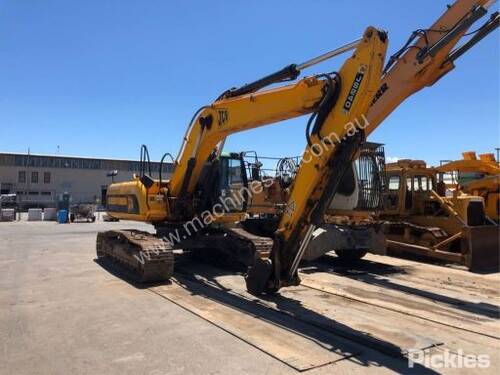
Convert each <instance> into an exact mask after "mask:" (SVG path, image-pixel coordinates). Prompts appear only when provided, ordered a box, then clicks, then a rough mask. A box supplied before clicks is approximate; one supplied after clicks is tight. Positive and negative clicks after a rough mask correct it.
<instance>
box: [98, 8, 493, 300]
mask: <svg viewBox="0 0 500 375" xmlns="http://www.w3.org/2000/svg"><path fill="white" fill-rule="evenodd" d="M489 5H491V1H486V0H458V1H456V2H455V3H454V4H453V5H451V6H450V7H448V9H447V10H446V11H445V13H444V14H443V15H442V16H441V17H440V18H439V19H438V20H437V21H436V22H435V23H434V24H433V25H432V26H431V27H430V28H429V29H419V30H416V31H415V32H414V33H413V34H412V35H411V37H410V38H409V40H408V42H407V43H406V44H405V45H404V46H403V48H401V49H400V50H399V51H398V52H397V53H396V54H394V55H393V56H391V58H390V59H389V60H388V62H387V64H386V65H385V67H384V63H385V54H386V50H387V44H388V38H387V34H386V33H385V32H384V31H381V30H378V29H376V28H374V27H368V28H367V29H366V30H365V32H364V33H363V36H362V37H361V38H360V39H358V40H356V41H354V42H352V43H349V44H346V45H344V46H342V47H340V48H337V49H335V50H333V51H330V52H328V53H326V54H324V55H321V56H319V57H316V58H314V59H312V60H309V61H307V62H305V63H303V64H298V65H296V64H292V65H289V66H287V67H285V68H284V69H282V70H280V71H278V72H276V73H274V74H271V75H269V76H266V77H264V78H261V79H259V80H257V81H255V82H253V83H250V84H246V85H244V86H242V87H240V88H233V89H230V90H227V91H225V92H224V93H222V94H221V95H220V96H219V97H218V98H217V99H216V100H215V101H214V102H213V103H212V104H210V105H207V106H204V107H202V108H200V109H199V110H198V111H197V112H196V113H195V115H194V116H193V119H192V121H191V123H190V126H189V127H188V130H187V132H186V135H185V137H184V141H183V144H182V147H181V150H180V153H179V155H178V157H177V159H176V161H175V169H174V172H173V174H172V176H171V179H170V180H168V181H164V180H162V179H161V177H160V178H159V179H158V180H154V179H153V178H152V177H151V176H150V175H148V173H145V172H144V173H141V175H140V176H137V178H136V179H134V180H133V181H130V182H124V183H118V184H112V185H111V186H110V187H109V189H108V198H107V206H108V211H109V212H110V214H111V215H112V216H114V217H117V218H120V219H129V220H137V221H145V222H149V223H152V224H153V225H154V226H155V228H156V234H155V235H152V234H148V233H144V232H138V231H133V230H122V231H108V232H101V233H99V234H98V237H97V256H98V257H109V258H111V259H112V260H114V261H117V262H120V263H122V264H123V265H125V266H126V268H128V269H129V270H131V271H134V273H135V274H136V275H137V276H138V278H139V280H142V281H152V280H165V279H168V278H169V277H170V276H171V274H172V272H173V254H172V251H173V249H174V248H181V249H192V248H216V249H219V250H221V251H224V253H226V254H229V255H231V254H240V255H241V254H243V255H245V254H249V256H251V258H252V265H251V266H250V267H249V269H248V272H247V275H246V277H245V280H246V284H247V289H248V290H249V291H250V292H252V293H254V294H259V293H267V292H275V291H277V290H279V289H280V288H281V287H284V286H288V285H297V284H299V283H300V279H299V277H298V273H297V267H298V265H299V262H300V260H301V258H302V256H303V254H304V251H305V250H306V248H307V246H308V243H309V241H310V239H311V235H312V233H313V231H314V229H315V227H316V226H317V225H319V224H321V223H322V221H323V216H324V213H325V211H326V209H327V208H328V207H329V205H330V202H331V200H332V199H333V197H334V196H335V194H336V192H337V190H338V189H339V186H340V184H341V182H342V179H343V177H344V175H345V172H346V170H347V169H348V168H350V167H351V166H352V161H353V159H354V158H355V157H356V155H357V153H358V150H359V148H360V146H361V145H362V144H363V142H364V140H365V138H366V137H367V136H368V135H369V134H370V133H371V132H372V131H373V130H374V129H375V128H377V127H378V126H379V125H380V123H381V122H382V121H383V120H384V119H385V118H386V117H387V116H388V115H389V114H390V113H391V112H392V111H393V110H394V109H395V108H396V107H397V106H398V105H399V104H400V103H401V102H402V101H403V100H405V99H406V98H407V97H408V96H410V95H411V94H413V93H414V92H416V91H418V90H420V89H422V88H423V87H425V86H429V85H432V84H433V83H434V82H436V81H437V80H438V79H439V78H441V77H442V76H443V75H445V74H446V73H448V72H449V71H450V70H452V69H453V68H454V61H455V60H456V59H457V58H458V57H459V56H461V55H462V54H463V53H464V52H465V51H467V50H468V49H469V48H471V47H472V46H473V45H474V44H476V43H477V42H478V41H479V40H481V39H482V38H484V37H485V36H486V35H487V34H489V33H490V32H491V31H493V30H494V29H495V28H496V27H498V14H497V13H495V14H493V15H492V17H491V18H490V19H489V20H488V21H487V22H486V23H484V25H483V26H481V28H480V29H479V30H477V31H476V32H474V33H473V36H472V37H471V38H470V39H469V40H467V41H466V42H465V43H463V44H462V45H461V46H460V47H458V48H456V49H455V50H452V49H453V48H454V47H455V46H456V45H457V44H458V43H459V41H460V40H461V39H462V37H464V34H465V33H466V32H467V30H468V29H469V28H470V27H471V25H472V24H474V23H475V22H476V21H477V20H478V19H479V18H480V17H482V16H484V15H485V14H486V13H487V8H488V7H489ZM350 50H354V52H353V53H352V55H351V56H350V57H349V58H348V59H347V60H346V61H345V62H344V64H343V65H342V67H341V68H340V70H339V71H338V72H329V73H324V74H318V75H314V76H309V77H305V78H303V79H300V80H298V81H296V82H294V83H290V84H285V85H282V86H278V87H274V88H268V89H264V88H266V87H267V86H269V85H272V84H276V83H282V82H285V81H294V80H296V79H297V78H298V76H299V75H300V73H301V71H302V70H304V69H306V68H308V67H310V66H311V65H314V64H316V63H319V62H321V61H324V60H326V59H329V58H331V57H333V56H336V55H339V54H340V53H343V52H347V51H350ZM306 114H310V115H311V116H310V117H309V120H308V122H307V127H306V139H307V146H306V148H305V151H304V154H303V157H302V161H301V164H300V167H299V169H298V171H297V174H296V176H295V178H294V181H293V183H292V185H291V186H290V193H289V196H288V201H287V204H286V208H285V209H284V211H283V214H282V215H281V218H280V221H279V224H278V226H277V229H276V231H275V232H274V235H273V237H272V238H269V237H263V236H257V235H255V234H252V233H250V232H248V231H245V230H244V229H242V227H241V226H240V225H238V223H239V222H241V221H242V220H244V219H245V216H246V212H245V209H246V208H245V204H244V203H243V204H242V205H237V204H236V205H235V204H232V202H229V199H228V198H231V197H224V196H222V191H223V189H222V188H221V185H222V184H221V178H222V177H223V176H222V175H221V173H220V168H219V160H220V158H219V156H220V153H221V152H222V147H223V143H224V140H225V138H226V137H227V136H229V135H231V134H234V133H236V132H240V131H244V130H249V129H252V128H256V127H259V126H265V125H269V124H272V123H276V122H278V121H283V120H286V119H290V118H294V117H298V116H303V115H306ZM234 171H235V170H234ZM249 194H251V191H249V189H247V190H243V192H242V193H241V195H242V197H243V199H242V201H243V202H245V201H246V199H245V198H247V197H248V195H249ZM228 202H229V203H228Z"/></svg>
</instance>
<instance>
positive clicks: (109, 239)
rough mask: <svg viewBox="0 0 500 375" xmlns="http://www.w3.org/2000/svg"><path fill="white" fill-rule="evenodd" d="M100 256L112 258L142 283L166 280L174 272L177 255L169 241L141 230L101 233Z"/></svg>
mask: <svg viewBox="0 0 500 375" xmlns="http://www.w3.org/2000/svg"><path fill="white" fill-rule="evenodd" d="M96 251H97V258H98V259H99V258H108V259H110V260H111V261H113V262H114V263H117V264H119V265H120V266H121V267H123V268H125V270H126V271H128V274H130V275H131V276H132V278H133V279H134V281H136V282H139V283H148V282H158V281H166V280H168V279H170V277H171V276H172V274H173V272H174V254H173V251H172V248H171V247H170V246H169V244H168V243H167V242H165V241H163V240H161V239H159V238H157V237H156V236H154V235H153V234H150V233H148V232H143V231H139V230H111V231H106V232H99V233H98V234H97V242H96Z"/></svg>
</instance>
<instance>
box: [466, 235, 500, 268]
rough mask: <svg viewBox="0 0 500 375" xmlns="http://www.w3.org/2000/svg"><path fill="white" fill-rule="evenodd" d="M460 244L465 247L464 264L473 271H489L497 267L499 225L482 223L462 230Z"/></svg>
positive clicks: (499, 250) (499, 240) (499, 251)
mask: <svg viewBox="0 0 500 375" xmlns="http://www.w3.org/2000/svg"><path fill="white" fill-rule="evenodd" d="M462 241H463V242H462V246H463V249H467V251H466V253H465V254H466V255H465V261H466V265H467V267H468V268H469V270H471V271H473V272H491V271H497V270H498V269H499V253H500V227H499V226H498V225H482V226H477V227H466V228H463V230H462Z"/></svg>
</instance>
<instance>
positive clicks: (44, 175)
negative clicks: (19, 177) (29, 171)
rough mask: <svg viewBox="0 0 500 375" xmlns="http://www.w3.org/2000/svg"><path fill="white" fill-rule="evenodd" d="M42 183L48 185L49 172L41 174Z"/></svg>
mask: <svg viewBox="0 0 500 375" xmlns="http://www.w3.org/2000/svg"><path fill="white" fill-rule="evenodd" d="M43 183H44V184H50V172H44V173H43Z"/></svg>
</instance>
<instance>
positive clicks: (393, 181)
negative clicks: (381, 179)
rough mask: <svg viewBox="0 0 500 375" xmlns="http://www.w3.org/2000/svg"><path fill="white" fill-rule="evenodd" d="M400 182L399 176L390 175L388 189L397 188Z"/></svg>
mask: <svg viewBox="0 0 500 375" xmlns="http://www.w3.org/2000/svg"><path fill="white" fill-rule="evenodd" d="M400 182H401V178H400V177H399V176H390V177H389V190H392V191H395V190H399V185H400Z"/></svg>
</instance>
